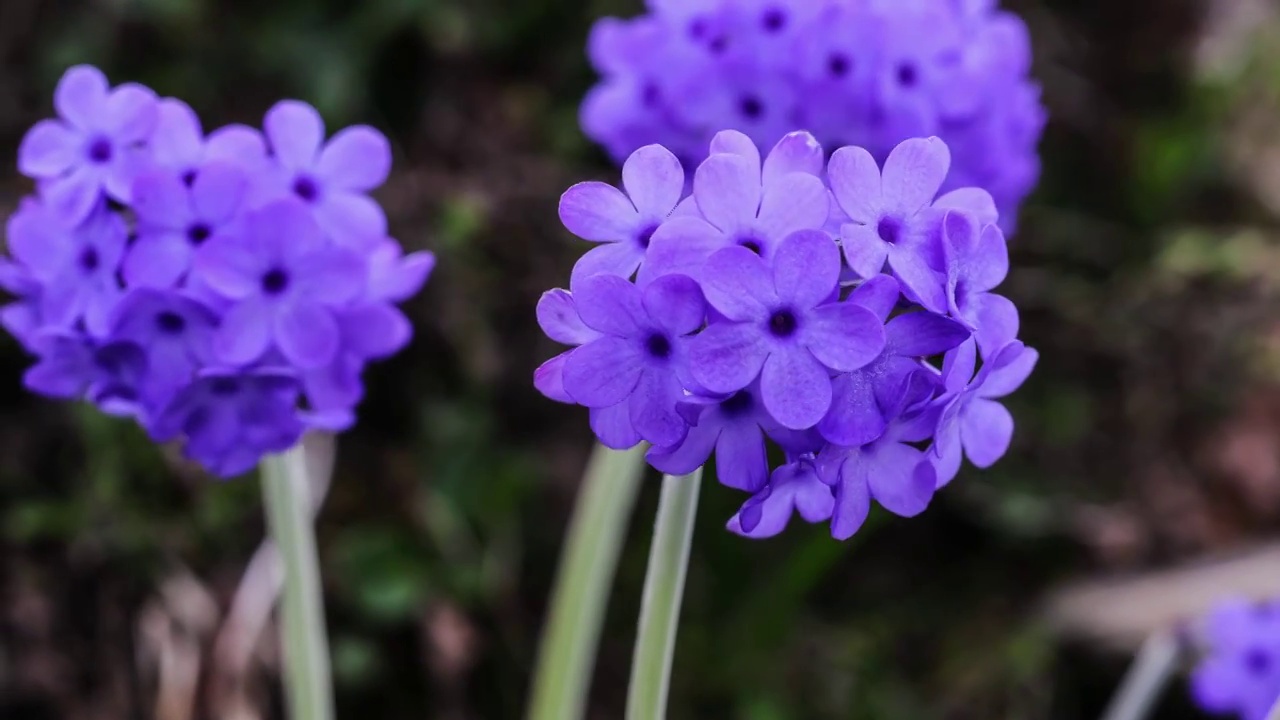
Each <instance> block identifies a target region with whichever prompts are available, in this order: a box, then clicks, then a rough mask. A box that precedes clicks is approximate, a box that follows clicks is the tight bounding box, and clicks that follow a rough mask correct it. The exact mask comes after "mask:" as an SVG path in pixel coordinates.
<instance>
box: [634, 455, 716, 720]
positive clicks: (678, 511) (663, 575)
mask: <svg viewBox="0 0 1280 720" xmlns="http://www.w3.org/2000/svg"><path fill="white" fill-rule="evenodd" d="M701 484H702V468H698V469H697V470H694V471H693V472H692V473H691V474H689V475H683V476H674V475H664V476H663V478H662V495H661V496H660V498H659V500H658V518H657V521H656V522H655V523H654V527H653V544H652V545H651V546H650V547H649V569H648V571H647V573H646V575H645V579H644V596H643V599H642V600H641V605H640V625H639V627H638V629H637V633H636V648H635V653H634V655H633V656H632V658H631V685H630V687H629V688H628V689H627V720H662V719H663V718H665V717H666V713H667V691H668V689H669V687H670V684H671V660H672V656H673V654H674V651H675V644H676V625H677V624H678V621H679V619H680V601H681V600H682V598H683V596H684V579H685V574H686V572H687V571H688V567H689V548H690V546H691V545H692V543H693V518H694V515H695V514H696V512H697V509H698V488H699V486H700V485H701Z"/></svg>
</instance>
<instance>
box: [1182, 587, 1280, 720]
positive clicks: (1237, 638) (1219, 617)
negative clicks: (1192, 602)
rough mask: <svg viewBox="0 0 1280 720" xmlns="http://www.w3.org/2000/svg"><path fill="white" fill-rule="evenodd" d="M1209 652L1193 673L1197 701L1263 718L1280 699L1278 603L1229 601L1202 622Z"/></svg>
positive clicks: (1247, 719)
mask: <svg viewBox="0 0 1280 720" xmlns="http://www.w3.org/2000/svg"><path fill="white" fill-rule="evenodd" d="M1203 639H1204V644H1205V650H1206V655H1205V657H1204V659H1203V660H1202V661H1201V662H1200V664H1199V666H1197V667H1196V669H1195V671H1194V672H1193V673H1192V675H1191V693H1192V696H1193V697H1194V698H1195V700H1196V703H1197V704H1199V705H1200V707H1202V708H1204V709H1205V710H1207V711H1209V712H1211V713H1216V714H1223V715H1227V714H1233V715H1235V716H1236V717H1238V718H1239V719H1240V720H1265V719H1266V718H1267V714H1268V712H1270V710H1271V708H1272V707H1273V706H1274V705H1275V704H1276V703H1277V702H1280V603H1277V602H1275V601H1270V602H1265V603H1260V602H1250V601H1246V600H1228V601H1225V602H1223V603H1221V604H1219V605H1218V606H1217V607H1215V608H1214V609H1213V611H1212V612H1211V613H1210V614H1209V615H1208V617H1206V618H1205V620H1204V622H1203Z"/></svg>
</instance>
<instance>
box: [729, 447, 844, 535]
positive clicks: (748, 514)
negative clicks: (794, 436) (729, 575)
mask: <svg viewBox="0 0 1280 720" xmlns="http://www.w3.org/2000/svg"><path fill="white" fill-rule="evenodd" d="M834 508H835V497H834V495H833V494H832V491H831V488H830V487H829V486H828V485H827V484H826V483H824V482H822V480H821V479H820V478H819V477H818V470H817V467H816V466H815V464H814V461H813V460H812V459H809V458H802V459H800V460H797V461H795V462H792V463H788V464H786V465H783V466H781V467H779V468H778V469H777V470H774V471H773V476H772V477H771V478H770V479H769V484H768V485H765V486H764V488H762V489H761V490H760V491H759V492H758V493H756V494H755V495H753V496H751V498H750V499H749V500H747V502H746V503H744V504H743V506H742V509H740V510H738V512H737V513H736V514H735V515H734V516H733V517H732V518H730V519H729V524H728V528H729V531H730V532H733V533H737V534H738V535H742V536H743V537H749V538H756V539H761V538H768V537H773V536H774V535H777V534H778V533H780V532H782V531H783V530H784V529H786V527H787V523H788V522H789V521H790V520H791V513H792V511H793V510H794V511H795V512H798V513H799V514H800V517H802V518H804V520H805V522H809V523H820V522H825V521H827V520H830V519H831V513H832V511H833V510H834Z"/></svg>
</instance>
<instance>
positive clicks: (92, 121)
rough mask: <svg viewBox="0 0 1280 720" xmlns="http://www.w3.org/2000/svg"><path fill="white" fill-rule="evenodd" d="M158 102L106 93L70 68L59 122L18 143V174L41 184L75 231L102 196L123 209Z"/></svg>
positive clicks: (89, 72)
mask: <svg viewBox="0 0 1280 720" xmlns="http://www.w3.org/2000/svg"><path fill="white" fill-rule="evenodd" d="M157 103H158V100H157V98H156V96H155V93H153V92H151V91H150V90H148V89H146V88H144V87H142V86H141V85H135V84H132V83H130V84H126V85H121V86H119V87H117V88H115V89H112V88H111V87H110V86H109V85H108V84H107V78H106V76H104V75H103V74H102V72H101V71H99V70H98V69H97V68H94V67H89V66H87V65H79V66H76V67H74V68H71V69H70V70H68V71H67V73H66V75H64V76H63V78H62V81H61V82H59V83H58V88H57V90H56V91H55V93H54V101H53V104H54V107H55V108H57V110H58V115H59V119H57V120H42V121H40V122H39V123H36V125H35V127H33V128H31V130H30V131H29V132H28V133H27V134H26V136H25V137H24V138H23V139H22V145H21V146H20V147H19V148H18V169H19V170H20V171H21V172H22V174H24V175H26V176H28V177H31V178H35V179H37V180H39V181H41V188H42V193H43V195H44V197H45V198H46V200H47V202H48V203H49V204H50V205H51V206H52V207H53V208H55V209H56V211H57V212H58V213H59V214H61V215H62V216H63V217H64V220H65V221H66V222H68V223H71V224H74V223H76V222H79V221H80V220H82V219H84V217H85V216H87V215H88V214H89V213H90V212H91V211H92V210H93V208H94V207H95V206H96V205H97V204H98V202H99V200H100V198H101V195H102V193H103V192H104V191H105V192H106V194H107V195H108V196H110V197H111V198H112V199H114V200H118V201H120V202H128V201H129V197H130V193H131V192H132V190H133V180H134V178H135V177H136V176H137V174H138V172H139V171H141V170H142V169H144V167H145V163H146V156H145V155H144V154H143V152H142V150H141V146H142V145H144V144H145V142H146V140H147V138H148V137H149V136H150V134H151V131H152V130H153V129H154V128H155V124H156V118H157Z"/></svg>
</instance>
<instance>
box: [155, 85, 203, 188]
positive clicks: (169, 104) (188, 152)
mask: <svg viewBox="0 0 1280 720" xmlns="http://www.w3.org/2000/svg"><path fill="white" fill-rule="evenodd" d="M147 144H148V146H150V148H151V152H152V154H153V156H154V158H155V160H156V161H157V163H158V164H159V165H160V166H161V167H162V168H164V169H166V170H177V171H179V172H185V171H187V170H190V169H193V168H194V167H195V166H196V165H198V164H199V162H200V160H201V155H202V154H203V152H204V131H203V129H202V128H201V126H200V118H199V116H197V115H196V112H195V110H192V109H191V106H189V105H187V104H186V103H184V102H182V101H181V100H178V99H177V98H165V99H163V100H161V101H160V102H159V104H158V105H157V106H156V125H155V128H154V129H153V130H152V132H151V137H150V138H149V139H148V140H147Z"/></svg>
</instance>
